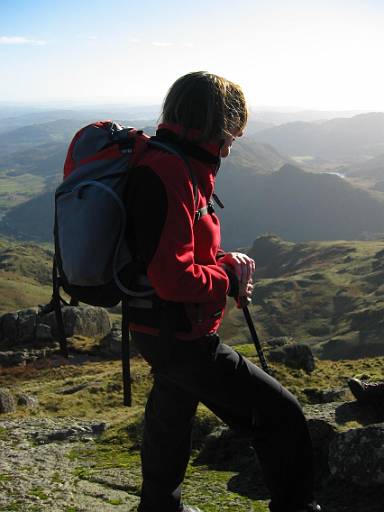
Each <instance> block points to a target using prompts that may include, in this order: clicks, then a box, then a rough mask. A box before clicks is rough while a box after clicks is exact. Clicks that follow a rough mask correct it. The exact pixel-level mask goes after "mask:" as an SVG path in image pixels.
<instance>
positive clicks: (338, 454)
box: [328, 423, 384, 487]
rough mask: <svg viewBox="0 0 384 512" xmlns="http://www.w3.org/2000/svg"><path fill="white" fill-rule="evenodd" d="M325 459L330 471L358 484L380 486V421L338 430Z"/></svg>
mask: <svg viewBox="0 0 384 512" xmlns="http://www.w3.org/2000/svg"><path fill="white" fill-rule="evenodd" d="M328 460H329V468H330V471H331V473H332V475H335V476H337V477H339V478H341V479H343V480H349V481H351V482H353V483H355V484H356V485H360V486H365V487H370V486H372V485H383V486H384V423H378V424H376V425H369V426H367V427H363V428H356V429H351V430H348V431H347V432H340V433H338V434H337V435H336V436H335V437H334V439H332V441H331V442H330V445H329V459H328Z"/></svg>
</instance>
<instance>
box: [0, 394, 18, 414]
mask: <svg viewBox="0 0 384 512" xmlns="http://www.w3.org/2000/svg"><path fill="white" fill-rule="evenodd" d="M15 411H16V401H15V399H14V397H13V395H12V394H11V393H10V392H9V390H8V389H5V388H1V389H0V413H3V414H5V413H7V412H15Z"/></svg>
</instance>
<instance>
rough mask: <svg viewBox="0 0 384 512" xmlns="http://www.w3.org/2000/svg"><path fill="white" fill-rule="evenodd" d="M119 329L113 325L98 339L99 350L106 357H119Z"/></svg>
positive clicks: (120, 337) (120, 336)
mask: <svg viewBox="0 0 384 512" xmlns="http://www.w3.org/2000/svg"><path fill="white" fill-rule="evenodd" d="M121 339H122V335H121V329H120V328H119V327H116V326H113V328H112V330H111V331H110V332H109V333H108V334H107V335H106V336H105V337H104V338H103V339H102V340H101V341H100V346H99V348H100V352H101V354H102V355H104V356H107V357H114V358H120V357H121Z"/></svg>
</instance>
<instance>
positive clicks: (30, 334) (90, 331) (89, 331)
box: [0, 306, 111, 348]
mask: <svg viewBox="0 0 384 512" xmlns="http://www.w3.org/2000/svg"><path fill="white" fill-rule="evenodd" d="M62 314H63V321H64V328H65V333H66V335H67V336H68V337H71V336H74V335H76V334H79V335H83V336H89V337H92V336H94V337H103V336H105V335H106V334H107V333H108V332H110V330H111V323H110V320H109V316H108V313H107V311H106V310H105V309H103V308H99V307H93V306H81V307H77V306H76V307H74V306H64V307H63V308H62ZM56 334H57V326H56V318H55V313H54V311H51V312H49V313H45V312H44V308H40V309H39V308H28V309H22V310H20V311H16V312H13V313H6V314H5V315H3V316H2V317H1V318H0V348H1V346H5V345H7V346H10V345H11V344H12V346H20V345H25V344H28V343H33V342H36V341H41V342H51V341H52V340H53V338H54V337H55V336H56Z"/></svg>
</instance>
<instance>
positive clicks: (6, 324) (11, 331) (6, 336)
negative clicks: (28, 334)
mask: <svg viewBox="0 0 384 512" xmlns="http://www.w3.org/2000/svg"><path fill="white" fill-rule="evenodd" d="M17 317H18V315H17V313H6V314H5V315H3V316H2V317H1V337H0V339H1V340H5V341H11V342H14V341H16V340H17Z"/></svg>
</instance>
